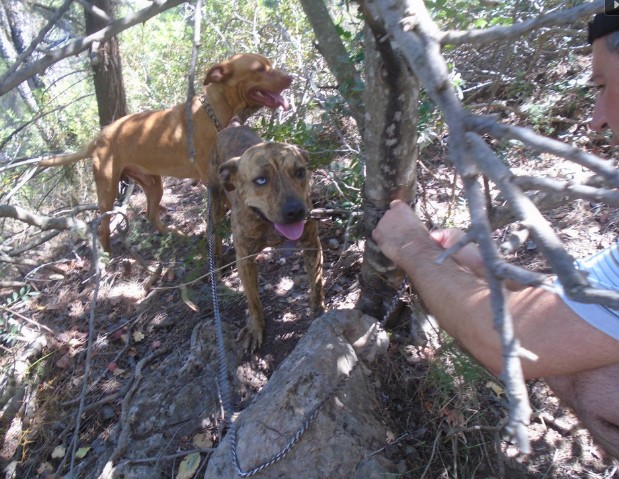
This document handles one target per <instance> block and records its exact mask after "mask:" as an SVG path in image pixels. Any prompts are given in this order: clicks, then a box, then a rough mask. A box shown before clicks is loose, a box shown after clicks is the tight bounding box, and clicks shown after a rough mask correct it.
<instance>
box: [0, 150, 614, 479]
mask: <svg viewBox="0 0 619 479" xmlns="http://www.w3.org/2000/svg"><path fill="white" fill-rule="evenodd" d="M545 167H546V168H547V169H548V170H549V172H550V173H552V174H554V175H556V176H561V175H576V174H578V171H575V170H574V168H573V167H570V168H567V167H563V166H560V165H559V166H556V165H555V164H554V162H552V161H551V160H548V161H547V162H546V163H545ZM568 170H569V171H568ZM420 175H421V176H422V177H423V178H422V180H423V181H422V183H423V184H424V185H425V188H424V190H423V191H421V192H420V194H419V196H420V200H419V207H420V210H421V211H422V212H425V213H426V214H428V215H429V216H431V217H433V218H440V217H441V216H442V215H444V214H447V210H448V209H450V208H461V207H462V206H461V205H460V206H458V205H457V202H456V203H454V201H452V198H449V197H448V196H446V195H445V193H444V192H445V191H446V187H445V185H449V183H450V182H451V181H452V174H451V173H450V172H449V171H448V170H446V169H445V170H442V169H440V168H438V167H437V165H431V164H429V163H426V164H425V165H422V168H421V170H420ZM447 191H448V189H447ZM203 196H204V188H203V186H202V185H200V184H197V183H195V182H191V181H183V180H175V179H168V180H167V182H166V191H165V194H164V201H163V204H164V205H165V206H166V207H167V213H166V215H165V220H166V221H167V222H168V223H169V224H171V225H174V226H175V227H176V228H177V229H178V231H179V234H176V233H173V234H170V235H166V236H162V235H158V234H155V233H153V229H152V226H151V225H150V224H149V223H148V222H147V221H146V220H144V212H143V207H144V204H143V199H144V198H143V195H142V194H141V192H139V191H138V192H136V193H134V195H133V196H132V201H131V206H130V208H129V212H128V215H129V218H130V221H131V226H130V231H129V233H128V234H127V235H125V236H124V239H123V240H122V241H121V240H120V237H121V235H116V240H115V241H114V243H113V249H114V254H113V257H112V258H111V259H110V258H108V259H106V260H105V261H102V262H101V263H102V268H103V269H102V273H101V278H100V281H99V283H98V294H97V297H96V300H97V302H96V306H95V309H94V321H95V329H96V341H95V344H94V346H93V357H92V361H91V371H90V374H89V389H88V393H87V395H86V400H85V402H86V404H87V405H92V406H93V407H90V408H87V409H86V412H85V413H84V414H83V417H82V419H81V431H82V433H81V435H80V445H81V446H82V445H83V446H84V448H85V459H83V460H88V458H89V456H90V457H91V458H92V456H93V455H96V454H97V451H98V445H97V444H98V443H97V441H100V440H101V438H102V437H105V435H106V434H107V431H110V430H111V429H112V428H113V426H114V424H116V423H117V422H118V421H119V420H120V417H119V415H120V413H121V405H122V401H123V397H124V394H125V392H126V390H125V389H124V388H125V385H126V384H127V383H128V380H129V379H130V378H131V377H133V375H134V373H135V368H136V364H137V363H138V362H139V360H140V359H141V358H143V357H144V356H145V355H146V354H149V353H152V352H153V351H157V350H165V349H166V348H169V351H174V349H175V348H178V347H179V346H180V345H182V344H185V343H186V342H187V339H188V338H189V337H191V334H192V331H193V330H194V327H195V326H196V324H198V323H199V322H202V321H212V320H213V317H212V311H213V308H212V299H211V296H210V285H209V284H208V283H207V281H206V277H205V275H206V273H207V266H206V265H207V242H206V240H205V238H206V223H205V221H204V220H203V218H205V207H204V201H203ZM319 201H320V200H319ZM454 205H455V206H454ZM315 206H322V207H330V206H332V205H329V204H317V205H315ZM549 215H551V216H552V218H553V220H554V221H555V223H556V225H557V229H558V231H559V232H560V235H561V237H562V239H563V240H564V241H565V242H566V244H567V247H568V249H569V251H570V253H572V254H573V255H575V256H581V255H585V254H590V253H592V252H594V251H596V250H598V249H600V248H602V247H605V246H608V245H609V244H610V243H611V242H612V241H614V238H615V237H616V234H617V231H618V225H617V219H618V217H617V214H616V212H614V211H613V210H611V209H609V208H608V207H606V206H604V205H600V204H591V203H589V202H583V201H579V202H576V203H574V204H572V205H570V206H569V207H564V208H562V209H560V210H555V211H552V212H550V213H549ZM196 218H198V220H196ZM346 222H347V219H346V218H338V217H325V218H324V219H322V220H321V221H320V234H321V240H322V244H323V248H324V253H325V267H324V271H325V282H326V287H325V291H326V303H327V309H334V308H351V307H354V305H355V303H356V301H357V298H358V295H359V284H358V281H357V275H358V273H359V269H360V264H361V257H362V251H363V241H362V240H360V239H358V238H357V233H356V228H355V223H352V228H350V229H347V228H346V226H347V223H346ZM509 231H510V227H505V228H503V229H502V230H500V231H498V232H497V239H501V236H505V237H506V236H507V235H508V233H509ZM344 247H345V249H344ZM46 254H49V255H52V252H51V251H48V252H47V253H46ZM51 257H52V256H50V259H48V261H51ZM231 257H233V256H232V255H231V254H230V252H228V255H227V258H231ZM510 257H511V259H512V260H513V261H515V262H517V263H519V264H522V265H526V266H528V267H530V268H532V269H534V270H536V271H541V272H548V269H547V266H546V265H545V263H544V261H543V260H542V259H541V258H540V256H539V254H538V253H537V251H536V249H535V245H534V244H533V243H532V242H530V241H529V242H526V243H525V244H524V245H523V246H521V247H520V248H518V249H517V250H516V251H515V252H514V253H512V254H511V255H510ZM53 258H54V259H55V261H57V263H55V267H56V268H59V269H60V270H62V272H63V275H60V274H58V273H50V271H49V270H45V269H41V270H39V272H38V273H37V274H36V275H35V278H34V280H35V283H34V284H36V285H37V290H38V292H39V293H40V294H39V295H37V296H34V297H32V298H31V299H30V300H28V301H24V302H22V303H20V306H19V307H18V308H16V310H15V314H20V315H22V316H23V317H27V318H29V320H30V321H32V323H30V324H29V327H31V329H32V330H33V331H38V332H39V333H42V334H44V335H45V336H46V338H47V346H46V347H45V348H44V349H43V351H42V359H41V360H40V361H38V362H37V363H35V365H34V366H32V367H31V370H32V373H31V374H30V376H29V380H28V381H29V382H30V384H31V387H30V388H29V389H28V390H27V391H26V394H28V395H29V400H28V401H26V402H25V403H26V404H28V405H29V408H26V409H27V410H25V411H22V412H21V413H20V414H18V415H17V416H16V417H15V419H13V421H12V422H11V423H10V424H4V423H2V424H1V425H2V428H3V429H2V433H3V436H2V449H1V453H0V454H1V455H0V459H1V461H2V467H3V470H5V471H10V470H11V468H16V471H17V472H16V473H14V474H13V475H11V474H10V473H9V472H5V477H18V478H24V479H30V478H32V479H34V478H50V477H57V476H54V472H55V471H56V472H66V467H67V465H66V460H65V459H64V458H63V457H64V456H63V454H61V452H62V451H63V449H66V447H67V443H68V440H69V439H70V437H71V435H72V427H73V425H74V423H75V418H74V415H75V413H76V411H77V401H76V398H79V397H80V391H81V388H82V384H83V380H84V367H85V354H86V353H85V351H86V345H87V331H88V319H89V317H90V315H91V308H92V307H93V298H94V290H95V286H96V282H95V280H94V277H93V274H92V269H91V266H92V258H91V251H90V243H89V242H88V241H74V240H73V239H71V238H70V237H69V236H68V235H63V236H62V239H61V240H58V241H57V242H56V250H55V251H54V252H53ZM257 261H258V263H259V269H260V292H261V297H262V301H263V303H264V305H265V313H266V317H267V330H266V336H265V343H264V345H263V347H262V348H261V350H260V351H259V352H258V353H257V354H255V355H253V356H252V357H246V358H245V360H244V361H245V362H244V363H243V365H242V367H241V368H240V369H239V371H241V372H242V373H241V374H242V375H243V376H244V377H243V378H242V383H243V384H244V388H242V389H241V390H239V391H236V394H237V397H236V400H237V402H236V404H237V407H238V408H242V407H243V405H244V404H246V402H247V401H248V400H249V399H251V397H253V395H254V394H255V393H256V392H257V391H258V390H259V389H260V388H261V387H262V386H263V385H264V384H265V383H266V381H268V378H269V376H270V375H271V374H272V372H273V371H274V370H275V369H276V368H277V367H278V365H279V364H280V363H281V362H282V360H283V359H284V358H285V357H286V356H287V355H288V354H289V352H290V351H291V350H292V349H293V348H294V346H295V344H296V343H297V341H298V340H299V338H300V337H301V336H302V335H303V334H304V332H305V330H306V329H307V327H308V325H309V324H310V322H311V320H312V318H311V317H310V314H309V308H308V298H307V292H306V288H305V286H306V280H305V278H304V272H303V265H302V259H301V256H300V253H299V252H295V253H293V254H290V255H286V254H285V253H283V252H281V251H277V250H269V251H265V252H264V253H262V254H261V255H260V256H259V257H258V259H257ZM239 290H240V284H239V279H238V276H237V274H236V270H235V269H234V267H228V268H226V269H224V270H223V272H222V279H221V284H220V285H219V287H218V293H219V301H220V308H221V313H222V316H223V318H224V320H225V321H228V322H233V323H234V324H235V325H237V326H238V327H239V328H240V327H242V325H243V324H244V321H245V303H244V297H243V295H242V293H240V291H239ZM404 299H405V300H406V299H407V298H404ZM52 332H53V333H52ZM409 333H410V325H408V324H404V325H401V326H400V327H399V328H398V329H396V330H395V331H394V332H393V333H392V340H391V345H390V348H389V351H388V354H387V357H385V358H383V360H381V361H379V362H378V363H377V364H376V365H374V367H375V377H376V381H378V382H380V384H381V387H382V389H383V394H382V397H381V401H380V403H379V404H377V405H376V407H377V408H378V409H379V410H380V411H381V414H382V415H383V416H384V422H385V424H386V425H387V427H388V430H389V434H388V437H387V438H385V439H386V442H385V451H386V453H387V455H388V457H390V458H391V459H393V460H394V461H395V462H397V463H398V464H399V468H400V470H401V475H400V476H399V477H403V478H419V477H422V478H424V477H425V478H456V477H461V478H472V477H478V478H495V477H497V478H498V477H506V478H550V477H552V478H594V477H595V478H612V477H619V473H617V464H616V463H615V462H613V461H612V460H610V459H608V458H605V457H604V454H603V452H602V451H601V450H600V449H599V448H598V447H597V446H596V445H595V444H593V443H592V441H591V438H590V437H589V435H588V433H587V431H586V430H584V429H582V428H580V427H579V425H578V422H577V421H576V419H575V418H574V416H573V415H572V414H571V413H570V411H569V410H567V409H565V408H564V407H562V406H561V405H560V404H559V403H558V401H557V399H556V398H555V397H554V396H553V395H552V393H551V391H549V390H548V388H547V387H546V386H545V385H544V383H543V382H542V381H534V382H531V383H530V384H529V391H530V400H531V404H532V407H533V410H534V415H533V418H532V422H531V425H530V427H529V434H530V438H531V442H532V453H531V454H530V455H528V456H521V455H519V454H518V451H517V450H516V448H515V447H514V446H513V445H512V444H510V443H509V442H508V441H506V440H505V438H503V437H502V435H501V434H502V432H501V428H500V426H501V425H502V424H503V419H504V418H505V408H504V405H505V397H504V393H503V390H502V388H501V386H500V383H499V382H498V380H496V379H495V378H493V377H492V376H490V375H489V374H487V373H486V372H484V371H483V370H481V369H480V368H479V367H477V366H476V365H475V364H473V363H472V362H470V361H469V360H468V359H467V358H466V356H464V355H463V354H462V353H460V352H458V350H457V348H455V347H454V346H453V344H451V342H450V341H449V340H448V339H447V338H445V337H443V336H442V335H440V334H438V332H437V331H435V330H432V329H431V328H430V329H426V332H425V334H426V339H427V341H425V342H424V341H419V340H418V338H417V339H413V338H412V337H411V335H410V334H409ZM169 354H170V353H169ZM2 360H3V363H4V364H3V367H4V369H3V370H6V368H7V367H8V366H9V363H10V361H11V360H14V358H13V357H11V355H8V354H4V355H3V356H2ZM171 374H173V372H171ZM218 440H219V437H218V436H217V433H216V431H210V432H209V434H208V438H207V440H206V441H207V444H208V445H213V446H215V445H216V444H217V441H218ZM191 441H192V439H191V438H188V437H177V438H176V439H175V441H173V443H171V444H170V448H169V450H172V451H183V450H187V449H190V448H191V447H192V444H191ZM207 457H208V455H203V459H206V458H207ZM166 467H167V468H168V469H167V470H168V471H169V474H170V477H176V476H175V474H176V473H175V472H174V471H176V470H177V467H178V460H177V459H172V460H170V462H169V464H167V466H166ZM63 468H64V469H63Z"/></svg>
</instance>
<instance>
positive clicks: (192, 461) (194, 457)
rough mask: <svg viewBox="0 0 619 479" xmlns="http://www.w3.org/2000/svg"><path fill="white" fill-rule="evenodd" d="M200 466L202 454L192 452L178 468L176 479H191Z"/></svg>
mask: <svg viewBox="0 0 619 479" xmlns="http://www.w3.org/2000/svg"><path fill="white" fill-rule="evenodd" d="M199 466H200V453H199V452H192V453H191V454H187V455H186V456H185V459H183V461H182V462H181V464H180V466H178V474H176V479H191V478H192V477H193V475H194V474H195V472H196V471H197V470H198V467H199Z"/></svg>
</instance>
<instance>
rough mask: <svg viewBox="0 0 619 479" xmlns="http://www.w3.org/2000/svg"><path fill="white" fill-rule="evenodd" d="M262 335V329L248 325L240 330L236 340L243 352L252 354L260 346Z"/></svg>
mask: <svg viewBox="0 0 619 479" xmlns="http://www.w3.org/2000/svg"><path fill="white" fill-rule="evenodd" d="M262 333H263V330H262V328H258V327H255V326H253V325H251V324H248V325H247V326H245V327H244V328H243V329H241V332H240V333H239V335H238V336H237V338H236V340H237V341H238V342H239V343H240V344H241V348H243V351H245V352H247V353H249V354H252V353H253V352H255V351H257V350H258V349H260V346H262V337H263V334H262Z"/></svg>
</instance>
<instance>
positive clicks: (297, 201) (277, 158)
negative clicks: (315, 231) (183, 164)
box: [219, 143, 310, 240]
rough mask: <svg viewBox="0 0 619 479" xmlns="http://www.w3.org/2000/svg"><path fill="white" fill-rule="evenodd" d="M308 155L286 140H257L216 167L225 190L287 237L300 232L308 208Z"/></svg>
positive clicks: (237, 202)
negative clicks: (258, 142)
mask: <svg viewBox="0 0 619 479" xmlns="http://www.w3.org/2000/svg"><path fill="white" fill-rule="evenodd" d="M307 159H308V155H307V152H306V151H305V150H303V149H302V148H299V147H297V146H294V145H288V144H285V143H260V144H258V145H255V146H252V147H251V148H249V149H248V150H247V151H245V153H243V154H242V155H241V156H240V157H236V158H232V159H230V160H228V161H226V162H225V163H223V164H222V165H221V166H220V167H219V180H220V182H221V184H222V185H223V187H224V188H225V190H226V191H227V192H229V193H232V194H234V195H236V196H237V199H238V201H236V202H235V203H236V204H237V205H242V207H245V208H249V209H251V210H252V211H253V212H254V213H255V214H256V215H257V216H258V217H259V218H261V219H262V220H263V221H266V222H268V223H272V224H273V227H274V228H275V230H277V231H278V232H279V233H280V234H281V235H282V236H284V237H285V238H287V239H290V240H297V239H299V238H300V237H301V236H302V234H303V229H304V225H305V217H306V216H307V212H308V210H309V208H310V200H309V178H308V172H307Z"/></svg>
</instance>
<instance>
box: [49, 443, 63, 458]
mask: <svg viewBox="0 0 619 479" xmlns="http://www.w3.org/2000/svg"><path fill="white" fill-rule="evenodd" d="M65 452H66V449H65V448H64V446H56V447H55V448H54V450H53V451H52V459H60V458H61V457H64V455H65Z"/></svg>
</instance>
